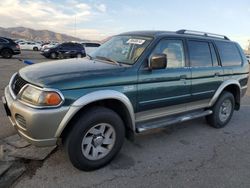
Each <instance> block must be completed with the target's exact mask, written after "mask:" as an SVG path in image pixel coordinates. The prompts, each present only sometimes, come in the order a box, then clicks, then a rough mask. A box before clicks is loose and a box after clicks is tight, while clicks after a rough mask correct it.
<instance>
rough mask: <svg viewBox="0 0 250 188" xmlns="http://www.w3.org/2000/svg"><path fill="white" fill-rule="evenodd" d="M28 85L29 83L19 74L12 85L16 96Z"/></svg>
mask: <svg viewBox="0 0 250 188" xmlns="http://www.w3.org/2000/svg"><path fill="white" fill-rule="evenodd" d="M26 84H28V82H27V81H25V80H24V79H23V78H22V77H21V76H19V74H17V75H16V76H15V78H14V79H13V82H12V83H11V89H12V90H13V92H14V94H15V95H17V94H18V93H19V91H20V90H21V89H22V88H23V86H25V85H26Z"/></svg>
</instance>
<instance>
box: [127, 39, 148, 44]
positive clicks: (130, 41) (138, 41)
mask: <svg viewBox="0 0 250 188" xmlns="http://www.w3.org/2000/svg"><path fill="white" fill-rule="evenodd" d="M144 42H145V40H142V39H129V40H128V41H127V43H128V44H139V45H142V44H143V43H144Z"/></svg>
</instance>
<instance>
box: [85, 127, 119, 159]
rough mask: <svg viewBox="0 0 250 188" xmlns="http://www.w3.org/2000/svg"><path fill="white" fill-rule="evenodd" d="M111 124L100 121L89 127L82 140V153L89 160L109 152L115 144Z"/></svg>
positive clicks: (99, 157)
mask: <svg viewBox="0 0 250 188" xmlns="http://www.w3.org/2000/svg"><path fill="white" fill-rule="evenodd" d="M115 139H116V134H115V130H114V128H113V126H112V125H110V124H108V123H100V124H97V125H95V126H93V127H91V128H90V129H89V130H88V131H87V133H86V134H85V135H84V137H83V140H82V153H83V155H84V156H85V157H86V158H87V159H89V160H99V159H102V158H103V157H105V156H106V155H108V154H109V152H110V151H111V150H112V148H113V146H114V144H115Z"/></svg>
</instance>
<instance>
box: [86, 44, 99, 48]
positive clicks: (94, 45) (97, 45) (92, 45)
mask: <svg viewBox="0 0 250 188" xmlns="http://www.w3.org/2000/svg"><path fill="white" fill-rule="evenodd" d="M99 46H100V44H97V43H86V44H85V47H99Z"/></svg>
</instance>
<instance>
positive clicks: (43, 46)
mask: <svg viewBox="0 0 250 188" xmlns="http://www.w3.org/2000/svg"><path fill="white" fill-rule="evenodd" d="M58 44H59V43H58V42H52V43H48V44H45V45H42V48H41V51H44V50H45V49H49V48H52V47H55V46H56V45H58Z"/></svg>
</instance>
